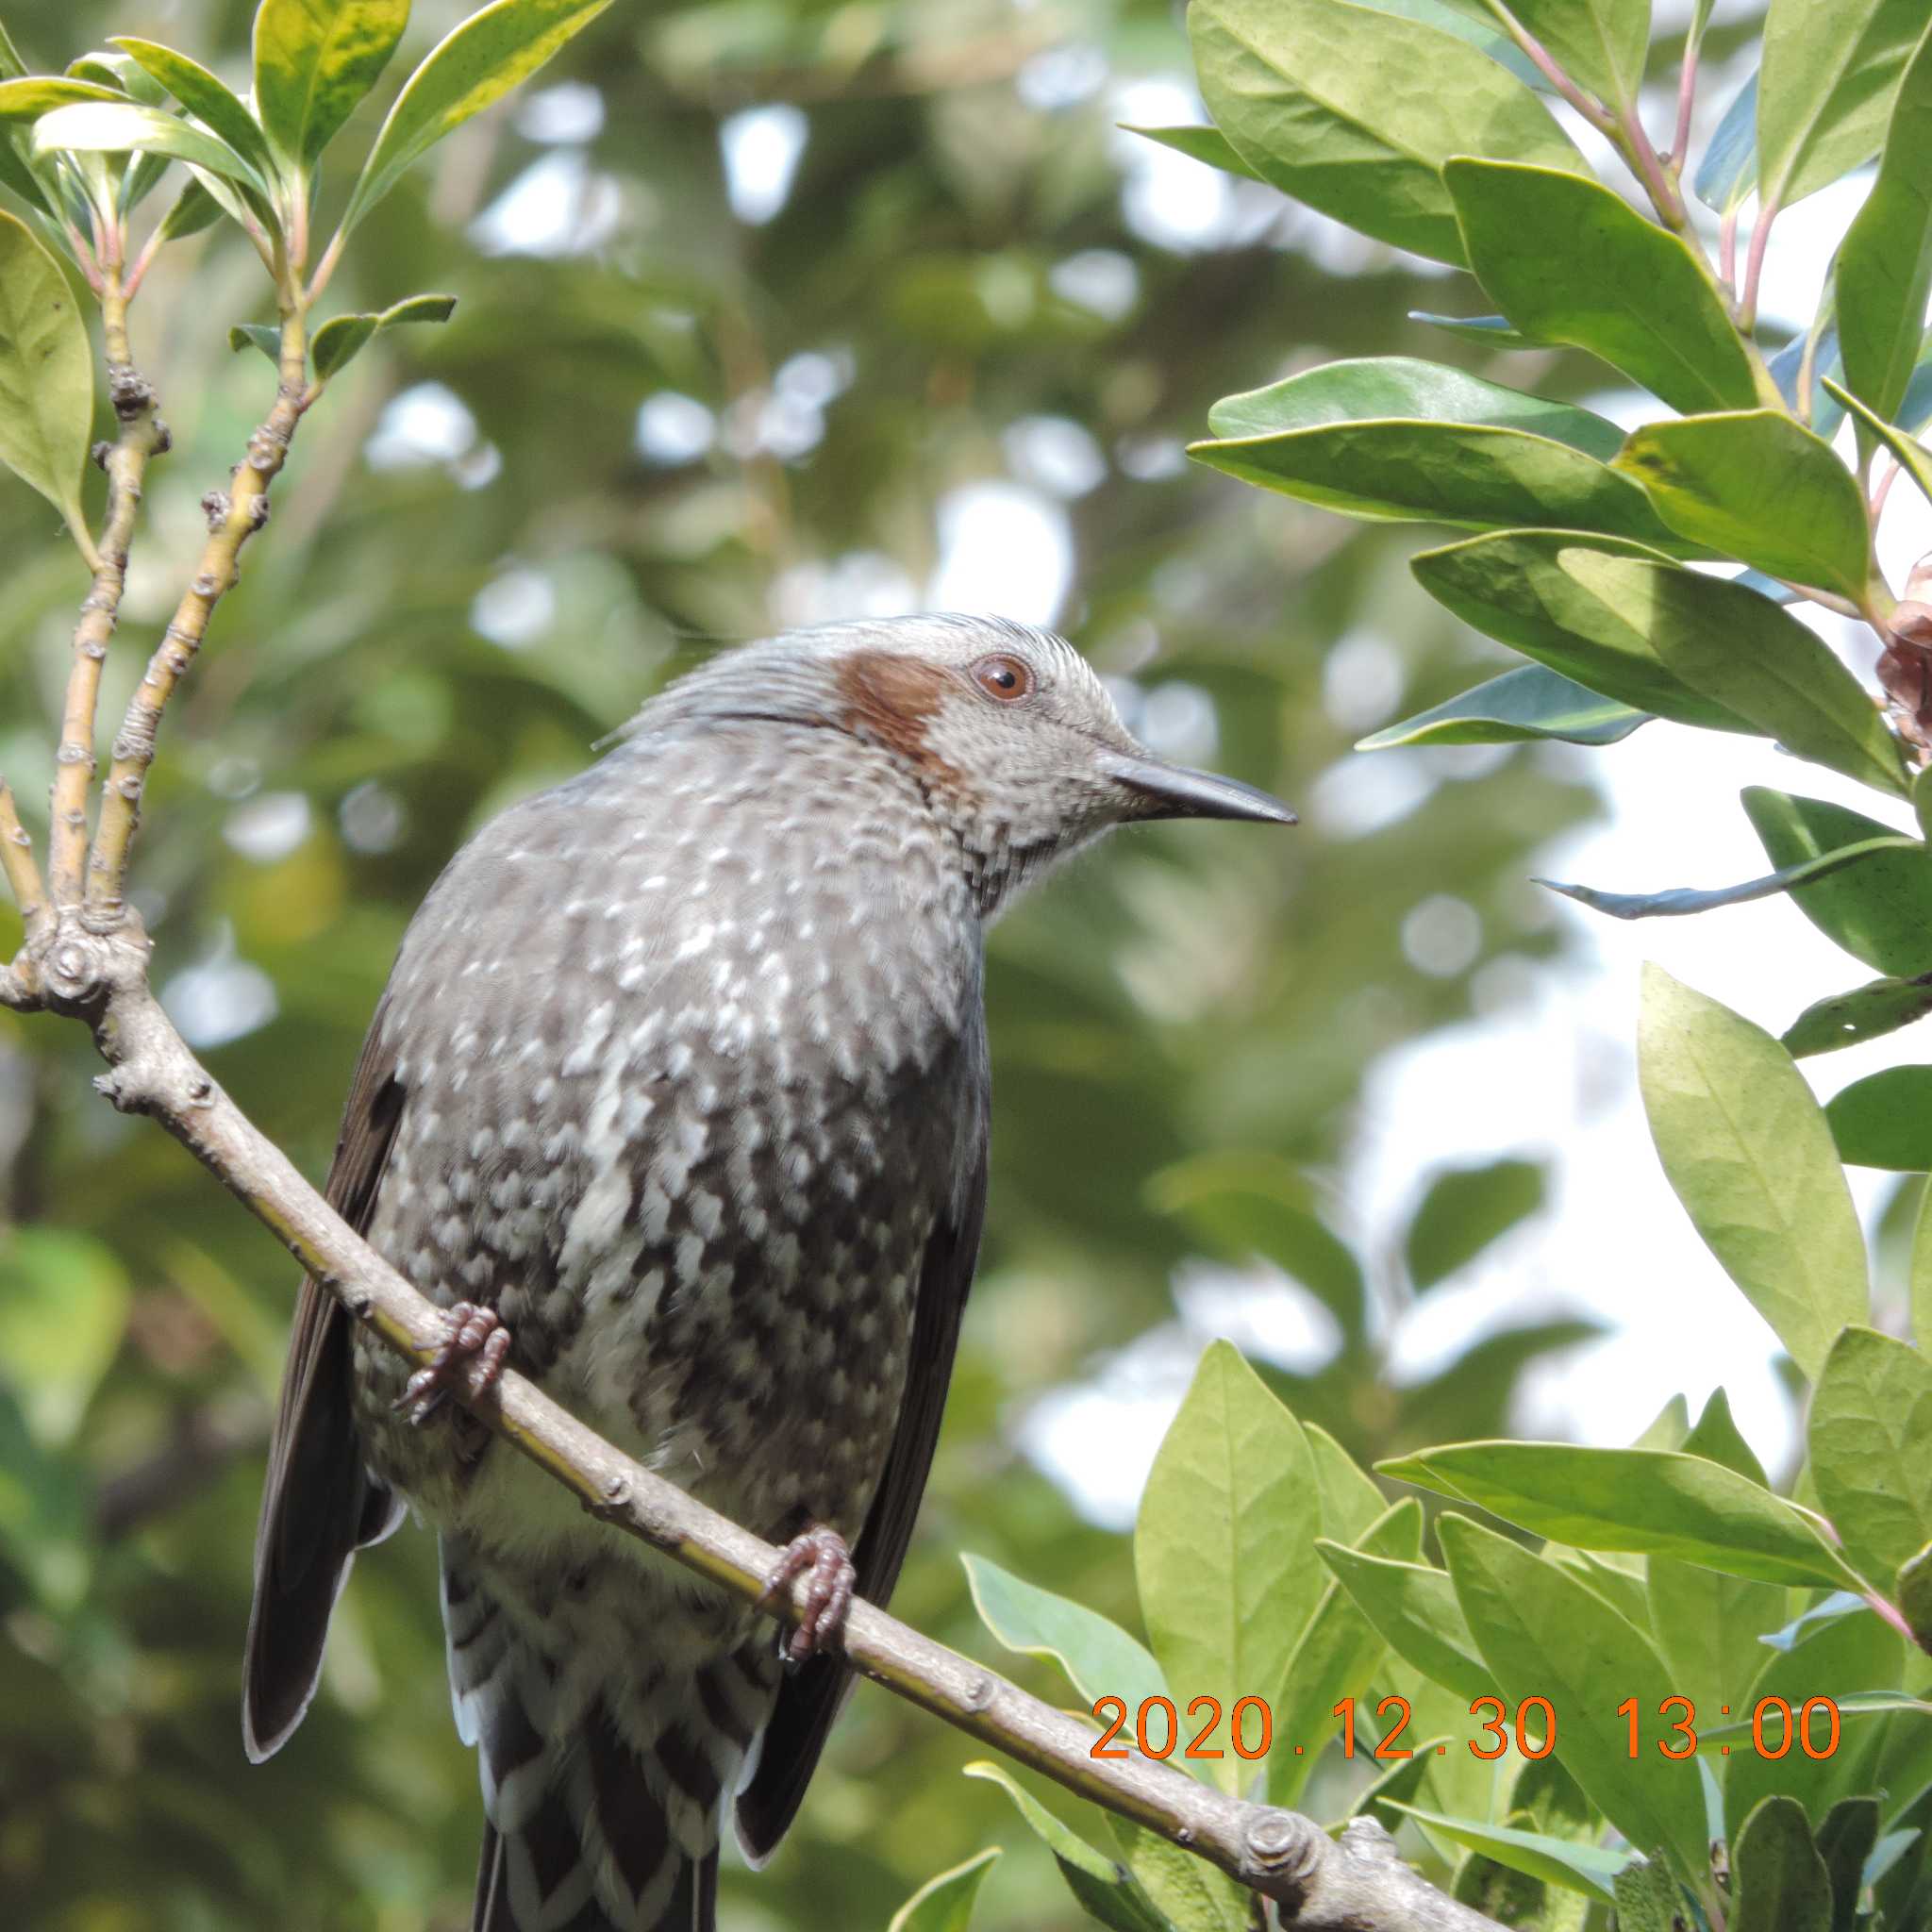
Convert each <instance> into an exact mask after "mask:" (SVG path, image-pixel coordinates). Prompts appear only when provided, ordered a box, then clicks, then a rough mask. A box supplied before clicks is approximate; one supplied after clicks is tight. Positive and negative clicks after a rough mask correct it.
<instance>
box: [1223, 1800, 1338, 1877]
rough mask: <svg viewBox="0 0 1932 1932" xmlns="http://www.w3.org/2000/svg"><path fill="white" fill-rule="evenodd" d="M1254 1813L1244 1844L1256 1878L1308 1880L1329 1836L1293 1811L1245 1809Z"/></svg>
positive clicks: (1262, 1807)
mask: <svg viewBox="0 0 1932 1932" xmlns="http://www.w3.org/2000/svg"><path fill="white" fill-rule="evenodd" d="M1243 1808H1244V1809H1245V1810H1247V1811H1248V1812H1249V1813H1251V1814H1252V1815H1251V1817H1250V1821H1249V1824H1248V1828H1247V1830H1246V1832H1245V1833H1244V1834H1243V1838H1242V1843H1243V1849H1244V1850H1245V1852H1246V1855H1247V1858H1248V1861H1249V1862H1250V1863H1251V1864H1252V1865H1253V1867H1254V1869H1255V1872H1256V1874H1257V1876H1259V1877H1262V1878H1268V1879H1281V1878H1290V1879H1300V1878H1306V1877H1307V1875H1308V1874H1309V1873H1310V1872H1312V1871H1313V1870H1314V1869H1315V1866H1316V1863H1317V1862H1318V1859H1319V1857H1320V1854H1321V1852H1322V1850H1323V1849H1324V1847H1325V1846H1326V1844H1327V1842H1328V1839H1327V1836H1326V1834H1325V1833H1324V1832H1323V1831H1322V1829H1321V1828H1320V1827H1319V1826H1318V1825H1315V1824H1310V1823H1309V1822H1308V1820H1307V1819H1306V1818H1303V1817H1301V1816H1300V1815H1298V1814H1297V1813H1295V1812H1293V1811H1279V1810H1276V1809H1275V1808H1274V1807H1273V1806H1270V1805H1250V1806H1246V1807H1243Z"/></svg>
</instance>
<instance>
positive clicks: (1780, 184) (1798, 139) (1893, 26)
mask: <svg viewBox="0 0 1932 1932" xmlns="http://www.w3.org/2000/svg"><path fill="white" fill-rule="evenodd" d="M1924 25H1925V8H1924V0H1835V4H1834V5H1832V6H1831V7H1828V8H1824V7H1819V6H1817V5H1816V4H1815V0H1772V7H1771V10H1770V12H1769V13H1768V14H1767V15H1766V17H1765V22H1764V61H1763V65H1762V66H1761V67H1760V68H1759V70H1758V82H1757V184H1758V187H1757V194H1758V203H1759V206H1760V207H1762V208H1789V207H1790V205H1791V204H1792V203H1793V202H1794V201H1802V200H1803V199H1804V198H1805V196H1806V195H1807V194H1810V193H1812V192H1814V191H1816V190H1817V189H1820V188H1824V187H1825V186H1827V185H1828V184H1829V183H1831V182H1833V181H1836V180H1837V179H1838V178H1839V176H1840V175H1843V174H1846V173H1848V172H1849V171H1850V170H1851V169H1853V168H1856V167H1857V165H1858V164H1859V163H1860V162H1861V161H1867V160H1870V159H1871V158H1872V157H1873V156H1874V154H1876V153H1877V152H1878V146H1879V143H1880V142H1881V141H1883V139H1884V138H1885V124H1886V122H1887V120H1888V119H1889V118H1890V113H1891V104H1892V100H1893V98H1894V97H1895V95H1896V94H1897V92H1898V83H1899V75H1900V74H1901V72H1902V71H1903V69H1904V67H1905V63H1906V59H1907V56H1908V55H1909V54H1910V53H1911V51H1912V47H1913V45H1914V43H1915V42H1917V41H1918V38H1919V36H1920V34H1921V33H1922V32H1923V31H1924Z"/></svg>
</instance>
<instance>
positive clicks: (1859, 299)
mask: <svg viewBox="0 0 1932 1932" xmlns="http://www.w3.org/2000/svg"><path fill="white" fill-rule="evenodd" d="M1834 285H1835V287H1836V289H1837V291H1838V328H1839V346H1840V355H1841V356H1842V358H1843V360H1844V371H1845V382H1846V385H1847V386H1848V387H1849V388H1850V389H1851V390H1853V391H1855V392H1856V393H1857V395H1859V396H1861V397H1862V398H1863V399H1864V400H1865V401H1866V402H1867V403H1869V404H1870V405H1871V406H1872V408H1873V411H1874V413H1875V414H1877V415H1880V416H1883V417H1885V418H1887V419H1888V420H1890V419H1892V418H1894V417H1896V416H1897V414H1898V411H1899V406H1900V405H1901V404H1902V403H1903V402H1904V401H1905V399H1906V388H1907V384H1909V383H1910V381H1911V379H1912V371H1913V369H1914V367H1915V366H1916V365H1917V363H1918V360H1919V350H1920V347H1921V345H1922V343H1923V342H1924V338H1925V303H1926V299H1927V297H1928V296H1932V27H1928V28H1927V29H1926V31H1925V33H1924V35H1923V36H1922V37H1921V38H1920V41H1919V44H1918V46H1917V47H1916V48H1915V49H1914V50H1913V53H1912V57H1911V58H1910V59H1909V60H1908V61H1907V64H1906V71H1905V76H1904V78H1903V79H1902V80H1901V82H1900V83H1899V92H1898V101H1897V105H1896V106H1895V107H1894V108H1892V114H1891V128H1890V133H1888V134H1887V136H1886V138H1885V151H1884V153H1883V155H1882V156H1881V157H1880V159H1879V163H1878V178H1877V179H1876V180H1875V181H1874V183H1873V184H1872V192H1871V193H1870V194H1869V195H1868V196H1867V197H1866V199H1865V205H1864V206H1863V207H1862V208H1860V209H1859V210H1858V212H1857V215H1856V216H1855V217H1854V218H1853V221H1852V225H1851V226H1850V227H1849V228H1848V229H1846V231H1845V239H1844V240H1843V241H1842V242H1840V244H1839V251H1838V274H1837V276H1836V278H1835V284H1834Z"/></svg>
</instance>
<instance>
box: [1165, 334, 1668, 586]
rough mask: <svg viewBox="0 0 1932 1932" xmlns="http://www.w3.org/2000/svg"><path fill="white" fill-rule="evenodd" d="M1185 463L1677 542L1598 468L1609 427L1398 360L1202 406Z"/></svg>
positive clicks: (1584, 413) (1609, 451)
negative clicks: (1204, 419) (1206, 433)
mask: <svg viewBox="0 0 1932 1932" xmlns="http://www.w3.org/2000/svg"><path fill="white" fill-rule="evenodd" d="M1208 426H1209V427H1210V428H1211V429H1212V430H1213V431H1214V439H1213V440H1210V441H1204V442H1196V443H1192V444H1191V445H1190V446H1189V454H1190V455H1191V456H1192V457H1193V458H1195V460H1196V461H1198V462H1204V463H1208V464H1209V465H1211V466H1212V467H1213V468H1215V469H1218V470H1224V471H1225V472H1226V473H1227V474H1228V475H1233V476H1239V477H1241V479H1242V480H1243V481H1245V482H1250V483H1255V484H1257V485H1259V486H1260V487H1261V488H1263V489H1269V490H1277V491H1281V492H1282V493H1283V494H1284V495H1288V496H1292V497H1295V498H1298V499H1300V500H1301V501H1304V502H1307V503H1315V504H1320V505H1321V506H1323V507H1324V508H1328V509H1333V510H1338V511H1340V512H1341V513H1342V514H1343V515H1347V516H1357V517H1362V518H1365V519H1368V520H1369V521H1372V522H1386V521H1395V522H1408V521H1415V520H1422V521H1426V522H1433V523H1443V524H1450V525H1460V526H1462V527H1465V528H1470V529H1494V528H1504V527H1509V526H1513V525H1524V524H1558V525H1563V526H1564V527H1566V528H1571V529H1588V530H1603V531H1605V532H1607V534H1609V535H1611V536H1622V537H1628V538H1632V539H1635V540H1637V541H1641V542H1645V543H1650V544H1653V545H1661V546H1662V547H1663V548H1664V549H1666V550H1672V551H1674V550H1679V549H1686V548H1689V547H1691V546H1687V545H1685V544H1684V543H1683V542H1682V541H1680V540H1679V538H1678V537H1677V536H1676V534H1675V533H1674V531H1673V530H1671V528H1670V527H1669V526H1668V525H1665V524H1664V523H1663V522H1662V521H1661V519H1660V518H1658V516H1657V514H1656V512H1655V511H1654V510H1653V509H1652V508H1651V507H1650V504H1649V502H1648V500H1647V499H1646V498H1645V496H1644V493H1643V491H1642V489H1641V486H1639V485H1637V484H1635V483H1633V482H1632V481H1631V480H1630V479H1629V478H1627V477H1624V476H1623V475H1619V474H1618V473H1617V472H1615V471H1613V470H1611V469H1610V468H1608V466H1607V458H1609V457H1611V456H1614V455H1615V454H1616V452H1617V451H1618V450H1619V449H1620V448H1621V447H1622V446H1623V436H1622V432H1621V431H1619V430H1618V428H1617V426H1616V425H1614V424H1613V423H1610V422H1607V420H1606V419H1605V418H1603V417H1601V416H1594V415H1591V412H1590V411H1589V410H1587V409H1579V408H1574V407H1573V406H1572V405H1570V404H1567V403H1552V402H1548V401H1546V400H1545V399H1544V398H1542V397H1541V396H1532V395H1525V394H1524V393H1523V392H1522V391H1518V390H1512V389H1507V388H1505V387H1504V386H1503V385H1502V384H1500V383H1493V382H1486V381H1484V380H1483V379H1482V378H1481V377H1480V376H1474V375H1468V374H1466V373H1465V372H1463V371H1461V370H1458V369H1449V368H1445V367H1443V366H1442V365H1441V364H1440V363H1434V362H1424V361H1419V360H1416V359H1414V358H1409V357H1399V356H1390V357H1376V358H1367V359H1362V360H1349V361H1339V362H1329V363H1324V365H1322V366H1321V367H1320V368H1317V369H1311V370H1307V371H1306V372H1305V373H1303V374H1302V375H1293V376H1290V377H1288V378H1287V379H1286V380H1285V381H1282V382H1277V383H1274V384H1271V385H1270V386H1269V387H1268V388H1266V389H1259V390H1254V391H1249V392H1247V393H1246V394H1242V395H1236V396H1229V397H1226V398H1224V400H1223V401H1221V402H1219V403H1217V404H1216V405H1215V406H1214V408H1212V409H1210V410H1209V411H1208Z"/></svg>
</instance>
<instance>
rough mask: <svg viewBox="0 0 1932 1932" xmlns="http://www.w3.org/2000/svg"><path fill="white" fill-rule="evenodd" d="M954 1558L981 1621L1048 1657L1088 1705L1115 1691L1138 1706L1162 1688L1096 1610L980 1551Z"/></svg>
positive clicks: (1012, 1645) (1140, 1652)
mask: <svg viewBox="0 0 1932 1932" xmlns="http://www.w3.org/2000/svg"><path fill="white" fill-rule="evenodd" d="M959 1560H960V1562H962V1563H963V1564H964V1565H965V1566H966V1581H967V1584H968V1586H969V1587H970V1588H971V1590H972V1591H973V1603H974V1608H975V1609H977V1610H978V1612H979V1620H980V1622H981V1623H982V1624H985V1625H986V1627H987V1628H988V1629H989V1630H991V1632H992V1634H993V1635H994V1637H996V1638H997V1639H998V1640H999V1641H1000V1642H1002V1643H1003V1644H1005V1645H1006V1647H1007V1648H1008V1650H1012V1651H1018V1652H1020V1653H1021V1654H1022V1655H1023V1656H1025V1657H1051V1658H1052V1659H1053V1660H1054V1662H1056V1663H1057V1664H1058V1665H1059V1667H1060V1669H1061V1670H1062V1671H1064V1672H1065V1673H1066V1674H1067V1678H1068V1680H1069V1682H1071V1683H1072V1685H1073V1687H1074V1690H1075V1691H1078V1692H1079V1693H1080V1696H1081V1698H1082V1700H1083V1701H1084V1702H1086V1703H1087V1704H1090V1705H1091V1704H1092V1703H1094V1702H1096V1701H1097V1700H1098V1699H1100V1698H1102V1697H1109V1696H1112V1697H1122V1698H1124V1699H1125V1700H1126V1704H1127V1708H1128V1709H1129V1710H1138V1709H1140V1707H1141V1704H1142V1702H1143V1701H1144V1700H1145V1699H1147V1698H1149V1697H1165V1696H1166V1695H1167V1679H1166V1678H1165V1677H1163V1676H1162V1675H1161V1674H1160V1666H1159V1665H1158V1664H1157V1663H1156V1662H1155V1661H1154V1659H1153V1657H1151V1656H1150V1655H1149V1654H1148V1653H1147V1651H1146V1649H1145V1648H1144V1647H1143V1646H1142V1645H1141V1644H1140V1643H1137V1642H1136V1641H1134V1639H1133V1638H1131V1637H1129V1636H1128V1635H1127V1633H1126V1632H1125V1631H1124V1630H1123V1629H1122V1628H1121V1627H1120V1625H1119V1624H1115V1623H1112V1622H1110V1621H1109V1620H1108V1618H1106V1617H1103V1616H1102V1615H1101V1614H1100V1612H1099V1611H1098V1610H1090V1609H1088V1608H1087V1607H1086V1606H1085V1605H1084V1604H1076V1603H1074V1602H1072V1601H1070V1600H1069V1599H1068V1598H1066V1597H1063V1596H1056V1595H1055V1594H1054V1593H1053V1591H1050V1590H1041V1588H1040V1587H1039V1585H1038V1584H1033V1583H1026V1582H1024V1581H1023V1580H1022V1579H1021V1578H1019V1577H1017V1576H1013V1575H1009V1574H1008V1573H1007V1572H1006V1571H1004V1570H1002V1569H1001V1568H1000V1567H999V1565H998V1564H997V1563H990V1562H988V1560H987V1559H986V1558H985V1557H971V1556H962V1557H960V1558H959Z"/></svg>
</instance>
